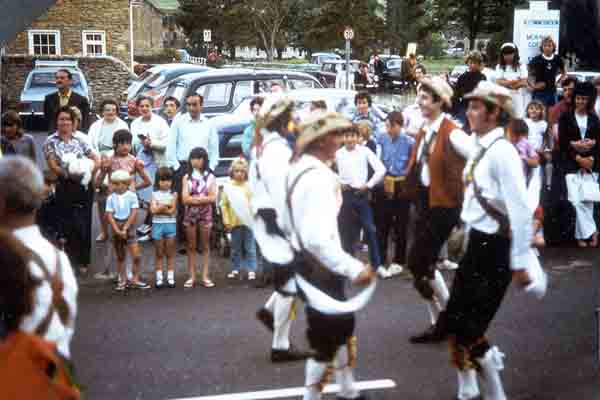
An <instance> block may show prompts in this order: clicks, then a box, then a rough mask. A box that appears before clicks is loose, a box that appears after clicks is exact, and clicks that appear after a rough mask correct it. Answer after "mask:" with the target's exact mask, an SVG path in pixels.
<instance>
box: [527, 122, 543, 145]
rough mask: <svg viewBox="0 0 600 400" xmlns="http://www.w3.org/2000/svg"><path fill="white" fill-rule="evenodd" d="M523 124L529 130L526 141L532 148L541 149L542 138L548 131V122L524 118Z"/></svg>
mask: <svg viewBox="0 0 600 400" xmlns="http://www.w3.org/2000/svg"><path fill="white" fill-rule="evenodd" d="M525 123H526V124H527V127H528V128H529V134H528V136H527V139H528V140H529V142H530V143H531V144H532V146H533V147H534V148H536V149H538V150H540V149H542V146H543V144H544V136H545V135H546V131H547V130H548V122H546V121H544V120H539V121H534V120H532V119H530V118H526V119H525Z"/></svg>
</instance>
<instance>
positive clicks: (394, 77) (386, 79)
mask: <svg viewBox="0 0 600 400" xmlns="http://www.w3.org/2000/svg"><path fill="white" fill-rule="evenodd" d="M383 64H384V68H383V72H382V74H381V76H380V77H379V88H380V89H383V90H384V91H385V92H394V91H400V92H404V91H406V90H408V89H409V88H410V87H411V84H412V81H411V80H410V79H408V78H407V71H405V70H404V68H407V67H406V66H405V59H402V58H388V59H387V60H385V61H384V63H383Z"/></svg>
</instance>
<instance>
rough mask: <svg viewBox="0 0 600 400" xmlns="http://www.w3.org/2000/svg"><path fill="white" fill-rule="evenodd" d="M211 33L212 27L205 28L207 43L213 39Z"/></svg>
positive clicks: (205, 40)
mask: <svg viewBox="0 0 600 400" xmlns="http://www.w3.org/2000/svg"><path fill="white" fill-rule="evenodd" d="M211 34H212V32H211V31H210V29H205V30H204V42H205V43H210V41H211Z"/></svg>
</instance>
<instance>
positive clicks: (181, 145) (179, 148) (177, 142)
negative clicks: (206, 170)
mask: <svg viewBox="0 0 600 400" xmlns="http://www.w3.org/2000/svg"><path fill="white" fill-rule="evenodd" d="M195 147H202V148H204V149H205V150H206V152H207V153H208V164H209V167H210V168H211V169H212V170H214V169H215V167H216V166H217V164H218V163H219V134H218V133H217V130H216V129H215V128H214V127H213V126H212V125H211V124H210V122H209V120H208V119H207V118H205V117H204V116H202V115H201V116H200V118H198V119H192V117H191V115H190V114H189V113H186V114H183V115H181V116H179V117H177V118H176V119H175V120H174V121H173V124H172V125H171V135H170V136H169V142H168V143H167V160H168V162H169V166H170V167H173V168H174V169H178V168H179V162H178V161H187V160H188V158H189V156H190V152H191V151H192V149H194V148H195Z"/></svg>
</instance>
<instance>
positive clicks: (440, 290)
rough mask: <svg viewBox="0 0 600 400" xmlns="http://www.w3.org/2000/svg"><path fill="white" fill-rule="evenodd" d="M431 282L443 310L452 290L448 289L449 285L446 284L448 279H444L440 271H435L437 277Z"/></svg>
mask: <svg viewBox="0 0 600 400" xmlns="http://www.w3.org/2000/svg"><path fill="white" fill-rule="evenodd" d="M430 283H431V288H432V289H433V293H434V294H435V297H436V299H437V301H438V302H439V303H440V306H441V308H442V310H443V309H445V308H446V304H447V303H448V299H449V298H450V292H449V291H448V286H446V281H445V280H444V277H443V276H442V274H441V273H440V271H438V270H436V271H435V277H434V279H432V280H431V281H430Z"/></svg>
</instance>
